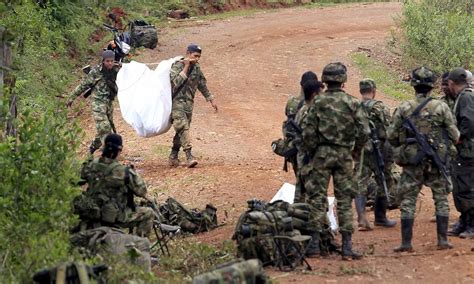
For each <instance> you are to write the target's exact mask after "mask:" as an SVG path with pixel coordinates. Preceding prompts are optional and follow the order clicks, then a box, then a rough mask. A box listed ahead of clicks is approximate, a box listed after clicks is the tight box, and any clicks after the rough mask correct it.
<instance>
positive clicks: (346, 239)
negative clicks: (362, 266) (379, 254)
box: [341, 232, 362, 260]
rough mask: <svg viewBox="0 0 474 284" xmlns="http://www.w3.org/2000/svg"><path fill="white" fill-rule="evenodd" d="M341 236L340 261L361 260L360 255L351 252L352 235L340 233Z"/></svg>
mask: <svg viewBox="0 0 474 284" xmlns="http://www.w3.org/2000/svg"><path fill="white" fill-rule="evenodd" d="M341 235H342V260H351V259H354V260H355V259H361V258H362V254H360V253H358V252H356V251H353V250H352V233H351V232H341Z"/></svg>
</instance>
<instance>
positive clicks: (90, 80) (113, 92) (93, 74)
mask: <svg viewBox="0 0 474 284" xmlns="http://www.w3.org/2000/svg"><path fill="white" fill-rule="evenodd" d="M114 58H115V54H114V52H113V51H112V50H106V51H104V52H103V53H102V63H101V64H99V65H97V66H96V67H95V68H93V69H92V70H91V71H90V72H89V73H88V74H87V76H86V78H85V79H84V81H82V83H81V84H80V85H79V86H77V87H76V88H75V89H74V91H73V92H72V93H71V95H70V96H69V99H68V101H67V103H66V105H67V107H71V105H72V103H73V101H74V100H75V99H76V98H77V97H79V96H80V95H81V94H83V93H85V92H86V91H87V92H92V103H91V105H92V115H93V117H94V121H95V128H96V135H95V138H94V140H92V143H91V145H90V146H89V151H90V153H91V154H93V153H94V152H95V151H96V150H97V149H99V148H100V146H101V145H102V141H103V139H104V138H105V136H106V135H107V134H109V133H112V131H113V132H116V130H115V125H114V121H113V112H114V109H113V102H114V99H115V97H116V96H117V92H118V88H117V84H116V83H115V80H116V79H117V73H118V71H119V70H120V65H119V64H118V63H115V61H114Z"/></svg>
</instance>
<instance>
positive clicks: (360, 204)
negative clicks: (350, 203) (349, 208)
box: [354, 194, 372, 231]
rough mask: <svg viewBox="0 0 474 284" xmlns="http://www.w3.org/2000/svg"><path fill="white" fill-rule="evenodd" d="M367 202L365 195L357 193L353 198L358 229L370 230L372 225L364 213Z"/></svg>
mask: <svg viewBox="0 0 474 284" xmlns="http://www.w3.org/2000/svg"><path fill="white" fill-rule="evenodd" d="M366 202H367V197H366V196H365V195H362V194H359V195H357V196H356V198H355V199H354V203H355V206H356V211H357V224H358V227H359V231H371V230H372V226H371V225H370V223H369V220H367V216H366V215H365V205H366Z"/></svg>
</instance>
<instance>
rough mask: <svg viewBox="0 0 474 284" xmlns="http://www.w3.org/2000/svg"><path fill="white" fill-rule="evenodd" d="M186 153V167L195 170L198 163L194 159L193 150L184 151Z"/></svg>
mask: <svg viewBox="0 0 474 284" xmlns="http://www.w3.org/2000/svg"><path fill="white" fill-rule="evenodd" d="M184 152H185V153H186V166H187V167H188V168H194V167H195V166H196V165H197V164H198V162H197V161H196V159H195V158H194V156H193V154H191V149H187V150H184Z"/></svg>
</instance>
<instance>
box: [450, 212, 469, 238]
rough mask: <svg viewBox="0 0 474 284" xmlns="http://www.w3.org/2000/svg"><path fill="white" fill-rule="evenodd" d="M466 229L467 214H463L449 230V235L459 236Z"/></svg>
mask: <svg viewBox="0 0 474 284" xmlns="http://www.w3.org/2000/svg"><path fill="white" fill-rule="evenodd" d="M464 230H466V214H461V216H459V220H458V221H457V222H456V223H454V224H453V226H452V227H451V230H449V231H448V236H456V237H457V236H459V235H460V234H461V233H462V232H464Z"/></svg>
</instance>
